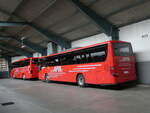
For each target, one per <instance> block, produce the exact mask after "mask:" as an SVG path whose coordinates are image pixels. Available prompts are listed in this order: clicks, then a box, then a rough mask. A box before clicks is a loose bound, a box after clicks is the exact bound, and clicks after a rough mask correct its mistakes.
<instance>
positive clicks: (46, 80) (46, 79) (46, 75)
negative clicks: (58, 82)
mask: <svg viewBox="0 0 150 113" xmlns="http://www.w3.org/2000/svg"><path fill="white" fill-rule="evenodd" d="M45 82H47V83H49V80H48V74H47V73H46V74H45Z"/></svg>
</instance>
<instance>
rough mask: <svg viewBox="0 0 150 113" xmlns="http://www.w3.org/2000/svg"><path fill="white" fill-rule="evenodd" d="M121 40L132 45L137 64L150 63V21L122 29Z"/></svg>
mask: <svg viewBox="0 0 150 113" xmlns="http://www.w3.org/2000/svg"><path fill="white" fill-rule="evenodd" d="M119 34H120V40H123V41H129V42H131V43H132V47H133V50H134V52H135V53H136V59H137V62H145V61H150V19H149V20H146V21H142V22H139V23H136V24H132V25H129V26H125V27H122V28H120V33H119Z"/></svg>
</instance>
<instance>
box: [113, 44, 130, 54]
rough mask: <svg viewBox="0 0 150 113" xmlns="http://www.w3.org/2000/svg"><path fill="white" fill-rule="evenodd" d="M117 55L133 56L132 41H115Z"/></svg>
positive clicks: (114, 46)
mask: <svg viewBox="0 0 150 113" xmlns="http://www.w3.org/2000/svg"><path fill="white" fill-rule="evenodd" d="M113 49H114V54H115V56H133V51H132V47H131V44H130V43H113Z"/></svg>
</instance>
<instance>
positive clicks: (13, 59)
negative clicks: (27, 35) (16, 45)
mask: <svg viewBox="0 0 150 113" xmlns="http://www.w3.org/2000/svg"><path fill="white" fill-rule="evenodd" d="M23 58H27V57H26V56H16V57H12V58H11V62H15V61H17V60H20V59H23Z"/></svg>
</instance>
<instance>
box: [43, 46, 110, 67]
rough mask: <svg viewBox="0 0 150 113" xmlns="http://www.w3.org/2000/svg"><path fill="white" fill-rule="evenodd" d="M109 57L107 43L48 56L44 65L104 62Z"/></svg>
mask: <svg viewBox="0 0 150 113" xmlns="http://www.w3.org/2000/svg"><path fill="white" fill-rule="evenodd" d="M106 57H107V45H106V44H105V45H100V46H96V47H91V48H87V49H82V50H77V51H73V52H68V53H65V54H60V55H57V56H51V57H47V58H46V59H45V60H44V62H45V63H43V66H56V65H71V64H82V63H92V62H104V61H105V60H106Z"/></svg>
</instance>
